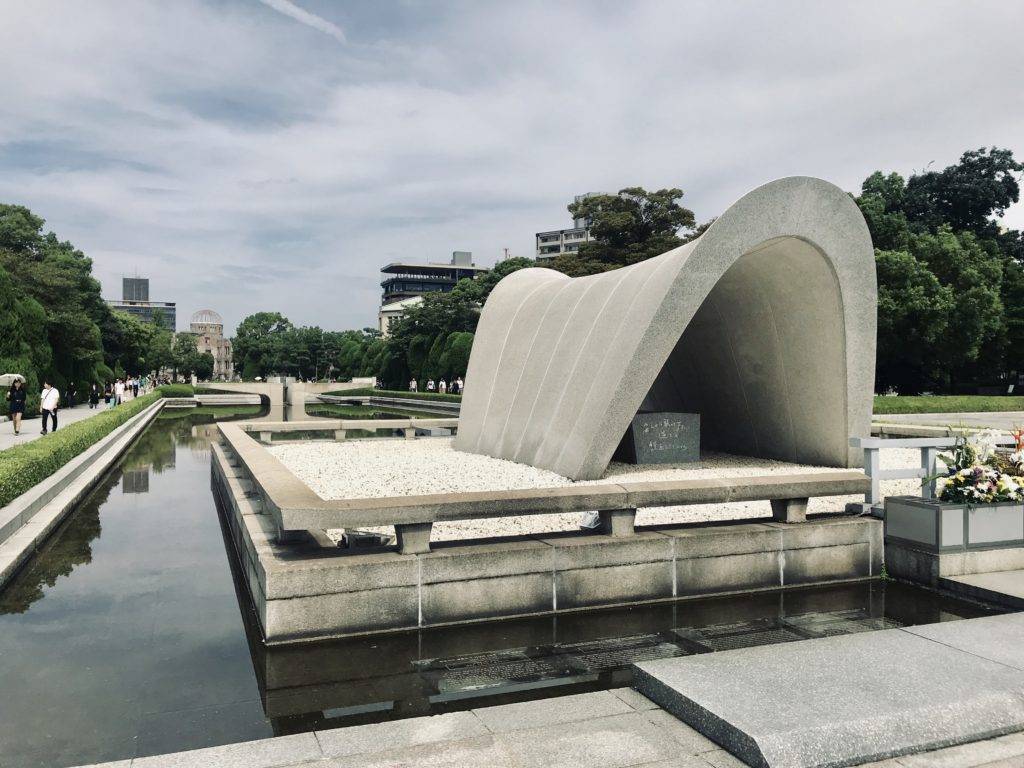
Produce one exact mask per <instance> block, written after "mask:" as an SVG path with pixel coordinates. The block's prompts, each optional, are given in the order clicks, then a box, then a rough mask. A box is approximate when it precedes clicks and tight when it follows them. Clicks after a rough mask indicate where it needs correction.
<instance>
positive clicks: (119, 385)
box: [114, 379, 124, 405]
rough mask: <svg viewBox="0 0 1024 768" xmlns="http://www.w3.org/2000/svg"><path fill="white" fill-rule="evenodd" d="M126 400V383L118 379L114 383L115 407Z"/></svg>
mask: <svg viewBox="0 0 1024 768" xmlns="http://www.w3.org/2000/svg"><path fill="white" fill-rule="evenodd" d="M123 400H124V381H122V380H121V379H118V380H117V381H116V382H114V405H120V404H121V401H123Z"/></svg>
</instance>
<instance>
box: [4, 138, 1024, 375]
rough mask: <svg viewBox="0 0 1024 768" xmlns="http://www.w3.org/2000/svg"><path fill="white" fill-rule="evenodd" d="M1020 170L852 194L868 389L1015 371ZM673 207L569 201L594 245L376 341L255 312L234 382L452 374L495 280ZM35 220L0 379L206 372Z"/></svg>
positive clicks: (972, 156)
mask: <svg viewBox="0 0 1024 768" xmlns="http://www.w3.org/2000/svg"><path fill="white" fill-rule="evenodd" d="M1022 171H1024V165H1022V164H1021V163H1019V162H1017V161H1016V160H1015V159H1014V156H1013V152H1012V151H1011V150H1009V149H999V148H996V147H992V148H981V149H976V150H968V151H966V152H964V153H963V155H962V156H961V157H960V159H959V161H958V162H957V163H955V164H953V165H950V166H949V167H947V168H945V169H943V170H941V171H936V170H924V171H918V172H914V173H912V174H911V175H910V176H909V177H907V178H904V177H903V176H901V175H900V174H898V173H894V172H890V173H883V172H882V171H875V172H874V173H872V174H871V175H870V176H868V177H867V179H865V180H864V182H863V184H862V185H861V190H860V194H852V193H851V197H853V199H854V200H855V202H856V203H857V205H858V207H859V208H860V210H861V212H862V213H863V215H864V218H865V221H866V222H867V225H868V229H869V230H870V232H871V237H872V241H873V244H874V250H875V261H876V267H877V275H878V346H877V350H878V351H877V365H876V377H875V391H876V392H878V393H885V392H887V391H896V392H899V393H900V394H919V393H922V392H936V393H963V392H965V391H968V390H971V389H976V388H979V387H991V386H1003V385H1007V384H1015V383H1016V382H1017V376H1018V374H1020V373H1024V368H1022V367H1021V365H1020V364H1019V363H1018V362H1017V360H1018V354H1017V351H1018V350H1021V349H1024V347H1022V343H1024V234H1022V233H1021V232H1020V231H1017V230H1009V229H1004V228H1001V227H1000V226H999V225H998V223H997V222H996V221H995V218H997V217H1001V216H1003V215H1004V214H1005V212H1006V210H1007V208H1009V207H1010V206H1011V205H1013V204H1014V203H1016V202H1018V200H1019V197H1020V176H1021V173H1022ZM683 197H684V193H683V191H682V189H679V188H670V189H660V190H657V191H648V190H645V189H643V188H642V187H627V188H624V189H622V190H620V191H619V192H618V193H617V194H614V195H596V196H592V197H587V198H584V199H582V200H580V201H576V202H573V203H570V204H569V205H568V206H567V208H568V211H569V213H570V214H571V215H572V216H573V218H587V219H589V220H590V221H591V226H590V231H591V236H592V237H593V240H592V241H591V242H587V243H584V244H582V245H581V246H580V248H579V251H577V252H576V253H567V254H560V255H559V256H557V257H555V258H553V259H543V260H539V261H538V260H536V259H530V258H511V259H507V260H505V261H502V262H499V263H498V264H497V265H495V267H494V269H492V270H491V271H489V272H487V273H484V274H483V275H480V276H478V277H476V278H466V279H463V280H461V281H459V283H458V284H456V286H455V287H454V289H453V290H452V291H450V292H447V293H436V294H427V295H425V296H424V298H423V302H422V303H420V304H418V305H415V306H413V307H411V308H409V309H408V310H406V312H405V313H404V314H403V315H402V317H401V318H400V319H399V320H398V321H396V322H393V323H392V326H391V333H390V335H389V336H388V337H387V338H383V337H382V336H381V334H380V333H379V331H377V329H375V328H363V329H357V330H356V329H353V330H341V331H324V330H323V329H321V328H320V327H318V326H296V325H294V324H292V323H291V322H290V321H289V320H288V318H287V317H285V316H284V315H283V314H281V313H280V312H273V311H268V312H257V313H254V314H252V315H249V316H248V317H246V318H245V319H244V320H242V322H241V323H239V325H238V329H237V331H236V334H235V337H234V338H233V339H232V342H233V346H234V362H235V371H236V373H237V374H238V375H240V376H241V377H242V378H243V379H254V378H256V377H257V376H260V377H264V378H265V377H266V376H268V375H275V374H280V375H291V376H297V377H299V378H303V379H311V378H328V377H331V378H335V379H338V380H345V379H349V378H354V377H362V376H376V377H377V379H378V380H379V381H380V382H381V383H382V384H383V385H384V386H387V387H391V388H395V387H399V388H404V387H405V386H406V385H407V383H408V381H409V380H410V379H412V378H416V379H418V380H420V381H424V382H425V381H426V380H428V379H435V380H438V379H441V378H445V379H449V380H450V379H451V378H454V377H456V376H464V375H465V373H466V366H467V364H468V361H469V353H470V350H471V348H472V344H473V334H474V332H475V330H476V324H477V321H478V319H479V310H480V307H482V305H483V303H484V302H485V301H486V299H487V297H488V296H489V295H490V292H491V291H492V290H493V288H494V286H495V285H496V284H497V283H498V281H499V280H500V279H501V278H503V277H505V276H506V275H508V274H511V273H512V272H514V271H516V270H518V269H523V268H526V267H533V266H542V267H546V268H549V269H555V270H558V271H560V272H563V273H564V274H566V275H568V276H570V277H580V276H584V275H590V274H596V273H598V272H604V271H607V270H610V269H617V268H619V267H622V266H627V265H629V264H634V263H636V262H638V261H643V260H645V259H648V258H652V257H654V256H658V255H660V254H662V253H665V252H666V251H669V250H672V249H673V248H676V247H678V246H679V245H682V244H684V243H686V242H689V241H690V240H693V239H695V238H696V237H699V236H700V235H701V234H702V233H703V232H704V230H706V229H707V227H708V226H710V224H711V223H712V221H713V219H712V220H710V221H707V222H703V223H701V224H698V223H697V221H696V218H695V216H694V213H693V211H691V210H689V209H688V208H685V207H683V206H682V204H681V201H682V199H683ZM43 223H44V222H43V220H42V219H41V218H39V217H37V216H35V215H34V214H32V212H31V211H29V210H28V209H27V208H25V207H24V206H12V205H0V372H19V373H25V372H26V371H27V372H28V373H26V375H27V376H29V378H30V388H31V385H32V384H35V383H36V381H34V380H33V379H35V380H38V379H39V377H48V378H52V380H53V381H54V383H55V384H56V385H57V386H58V388H60V387H61V385H62V384H66V382H67V381H70V380H74V381H76V382H79V383H81V384H88V383H91V382H92V381H97V382H101V381H104V380H109V377H111V376H112V375H115V374H116V373H117V372H118V371H123V372H128V373H130V372H139V371H142V370H159V369H160V368H169V367H176V368H178V370H181V371H184V372H186V373H192V372H195V373H197V375H200V378H204V376H203V375H202V374H205V375H206V376H209V375H210V374H211V373H212V363H213V361H212V357H210V356H209V355H206V356H202V355H198V353H197V352H196V351H195V340H194V338H192V337H189V336H188V335H187V334H178V335H177V336H176V337H175V336H172V334H171V332H170V331H169V330H167V329H161V328H159V327H158V326H154V325H152V324H149V323H145V322H141V321H139V320H137V319H136V318H133V317H131V316H129V315H126V314H124V313H120V312H116V311H113V310H111V309H110V307H109V305H107V304H106V302H105V301H103V299H102V298H101V297H100V292H99V283H98V282H97V281H96V280H95V278H94V277H92V262H91V260H90V259H89V258H87V257H86V256H85V255H84V254H83V253H82V252H81V251H79V250H77V249H75V248H74V247H73V246H72V245H71V244H70V243H68V242H62V241H60V240H58V238H57V236H56V235H55V234H53V233H52V232H49V233H46V234H44V233H43ZM189 338H191V344H190V343H189V342H188V339H189ZM179 339H185V340H184V341H180V342H179ZM205 357H210V359H209V360H206V359H201V358H205Z"/></svg>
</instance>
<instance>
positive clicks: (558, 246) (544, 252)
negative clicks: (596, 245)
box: [535, 192, 601, 259]
mask: <svg viewBox="0 0 1024 768" xmlns="http://www.w3.org/2000/svg"><path fill="white" fill-rule="evenodd" d="M599 194H601V193H600V192H588V193H587V194H585V195H576V197H575V198H574V200H575V202H577V203H578V202H580V201H581V200H585V199H586V198H588V197H594V196H595V195H599ZM535 237H536V241H537V258H538V259H553V258H555V257H556V256H558V255H559V254H562V253H575V252H576V251H578V250H579V249H580V245H582V244H583V243H587V242H590V241H591V240H593V238H592V237H591V236H590V221H589V220H588V219H586V218H578V219H573V221H572V227H570V228H569V229H553V230H550V231H548V232H538V233H537V234H536V236H535Z"/></svg>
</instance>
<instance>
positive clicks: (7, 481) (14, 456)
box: [0, 392, 160, 507]
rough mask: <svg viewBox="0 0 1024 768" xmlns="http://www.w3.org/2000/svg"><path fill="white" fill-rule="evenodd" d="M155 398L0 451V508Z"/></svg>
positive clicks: (141, 399) (131, 402) (147, 397)
mask: <svg viewBox="0 0 1024 768" xmlns="http://www.w3.org/2000/svg"><path fill="white" fill-rule="evenodd" d="M159 398H160V393H159V392H152V393H150V394H148V395H143V396H142V397H138V398H136V399H134V400H129V401H128V402H127V403H124V404H122V405H119V406H117V407H116V408H111V409H110V410H107V411H101V412H100V413H97V414H96V415H95V416H90V417H89V418H88V419H83V420H82V421H76V422H75V423H74V424H69V425H68V426H66V427H61V428H60V429H58V430H57V431H56V432H54V433H52V434H50V435H47V436H46V437H41V438H39V439H37V440H33V441H32V442H31V443H24V444H22V445H16V446H14V447H13V448H8V449H7V450H6V451H0V507H4V506H6V505H8V504H10V503H11V502H12V501H13V500H14V499H16V498H17V497H18V496H20V495H21V494H23V493H25V491H27V490H29V489H30V488H31V487H32V486H34V485H36V484H37V483H39V482H41V481H43V480H45V479H46V478H47V477H49V476H50V475H52V474H53V473H54V472H56V471H57V470H58V469H60V468H61V467H63V466H64V465H65V464H67V463H68V462H69V461H71V460H72V459H73V458H75V456H77V455H78V454H80V453H82V452H83V451H85V450H86V449H87V448H89V447H90V446H91V445H93V444H94V443H96V442H98V441H99V440H100V439H102V438H104V437H106V436H107V435H109V434H110V433H111V432H113V431H114V430H115V429H116V428H117V427H119V426H121V425H122V424H124V423H125V422H126V421H128V419H130V418H131V417H132V416H134V415H136V414H137V413H139V412H140V411H142V410H143V409H144V408H146V407H147V406H150V405H152V404H153V403H155V402H156V401H157V400H158V399H159ZM59 418H60V417H59V415H58V419H59Z"/></svg>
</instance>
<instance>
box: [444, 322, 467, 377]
mask: <svg viewBox="0 0 1024 768" xmlns="http://www.w3.org/2000/svg"><path fill="white" fill-rule="evenodd" d="M472 349H473V334H472V333H469V332H468V331H456V332H455V333H453V334H451V335H449V336H448V339H447V340H446V341H445V344H444V352H443V353H442V354H441V375H442V376H446V377H447V378H448V381H451V380H452V379H454V378H455V377H457V376H465V375H466V368H468V367H469V353H470V352H471V351H472Z"/></svg>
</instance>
